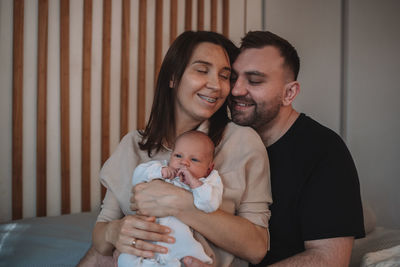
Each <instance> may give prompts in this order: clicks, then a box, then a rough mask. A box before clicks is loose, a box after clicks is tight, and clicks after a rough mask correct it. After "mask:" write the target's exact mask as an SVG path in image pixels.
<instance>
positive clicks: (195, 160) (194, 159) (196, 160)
mask: <svg viewBox="0 0 400 267" xmlns="http://www.w3.org/2000/svg"><path fill="white" fill-rule="evenodd" d="M192 161H194V162H199V161H200V160H198V159H196V158H192Z"/></svg>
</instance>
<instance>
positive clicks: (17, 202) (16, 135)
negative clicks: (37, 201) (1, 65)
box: [12, 0, 24, 220]
mask: <svg viewBox="0 0 400 267" xmlns="http://www.w3.org/2000/svg"><path fill="white" fill-rule="evenodd" d="M13 16H14V19H13V24H14V29H13V86H12V87H13V106H12V119H13V120H12V219H13V220H16V219H21V218H22V145H23V144H22V98H23V88H22V87H23V64H24V62H23V60H24V50H23V48H24V0H14V11H13Z"/></svg>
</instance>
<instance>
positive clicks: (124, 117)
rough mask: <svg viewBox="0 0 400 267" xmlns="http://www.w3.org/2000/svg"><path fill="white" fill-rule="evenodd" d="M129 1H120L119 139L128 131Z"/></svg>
mask: <svg viewBox="0 0 400 267" xmlns="http://www.w3.org/2000/svg"><path fill="white" fill-rule="evenodd" d="M130 6H131V1H130V0H123V2H122V40H121V94H120V96H121V99H120V132H119V133H120V139H122V137H124V136H125V134H127V133H128V115H129V38H130V37H129V36H130V34H129V33H130V27H129V26H130V10H131V7H130Z"/></svg>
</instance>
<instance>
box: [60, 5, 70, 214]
mask: <svg viewBox="0 0 400 267" xmlns="http://www.w3.org/2000/svg"><path fill="white" fill-rule="evenodd" d="M69 77H70V75H69V0H60V90H61V92H60V97H61V100H60V108H61V213H62V214H67V213H70V212H71V185H70V180H71V177H70V176H71V175H70V173H71V172H70V132H69V131H70V123H69V117H70V116H69V114H70V113H69V110H70V106H69V103H70V101H69Z"/></svg>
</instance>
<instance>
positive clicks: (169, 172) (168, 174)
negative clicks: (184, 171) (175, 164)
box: [161, 166, 177, 179]
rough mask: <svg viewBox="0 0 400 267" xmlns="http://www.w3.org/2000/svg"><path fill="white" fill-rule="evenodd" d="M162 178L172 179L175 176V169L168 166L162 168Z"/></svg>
mask: <svg viewBox="0 0 400 267" xmlns="http://www.w3.org/2000/svg"><path fill="white" fill-rule="evenodd" d="M161 174H162V178H164V179H174V178H175V176H176V175H177V174H176V169H174V168H172V167H170V166H164V167H162V169H161Z"/></svg>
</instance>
